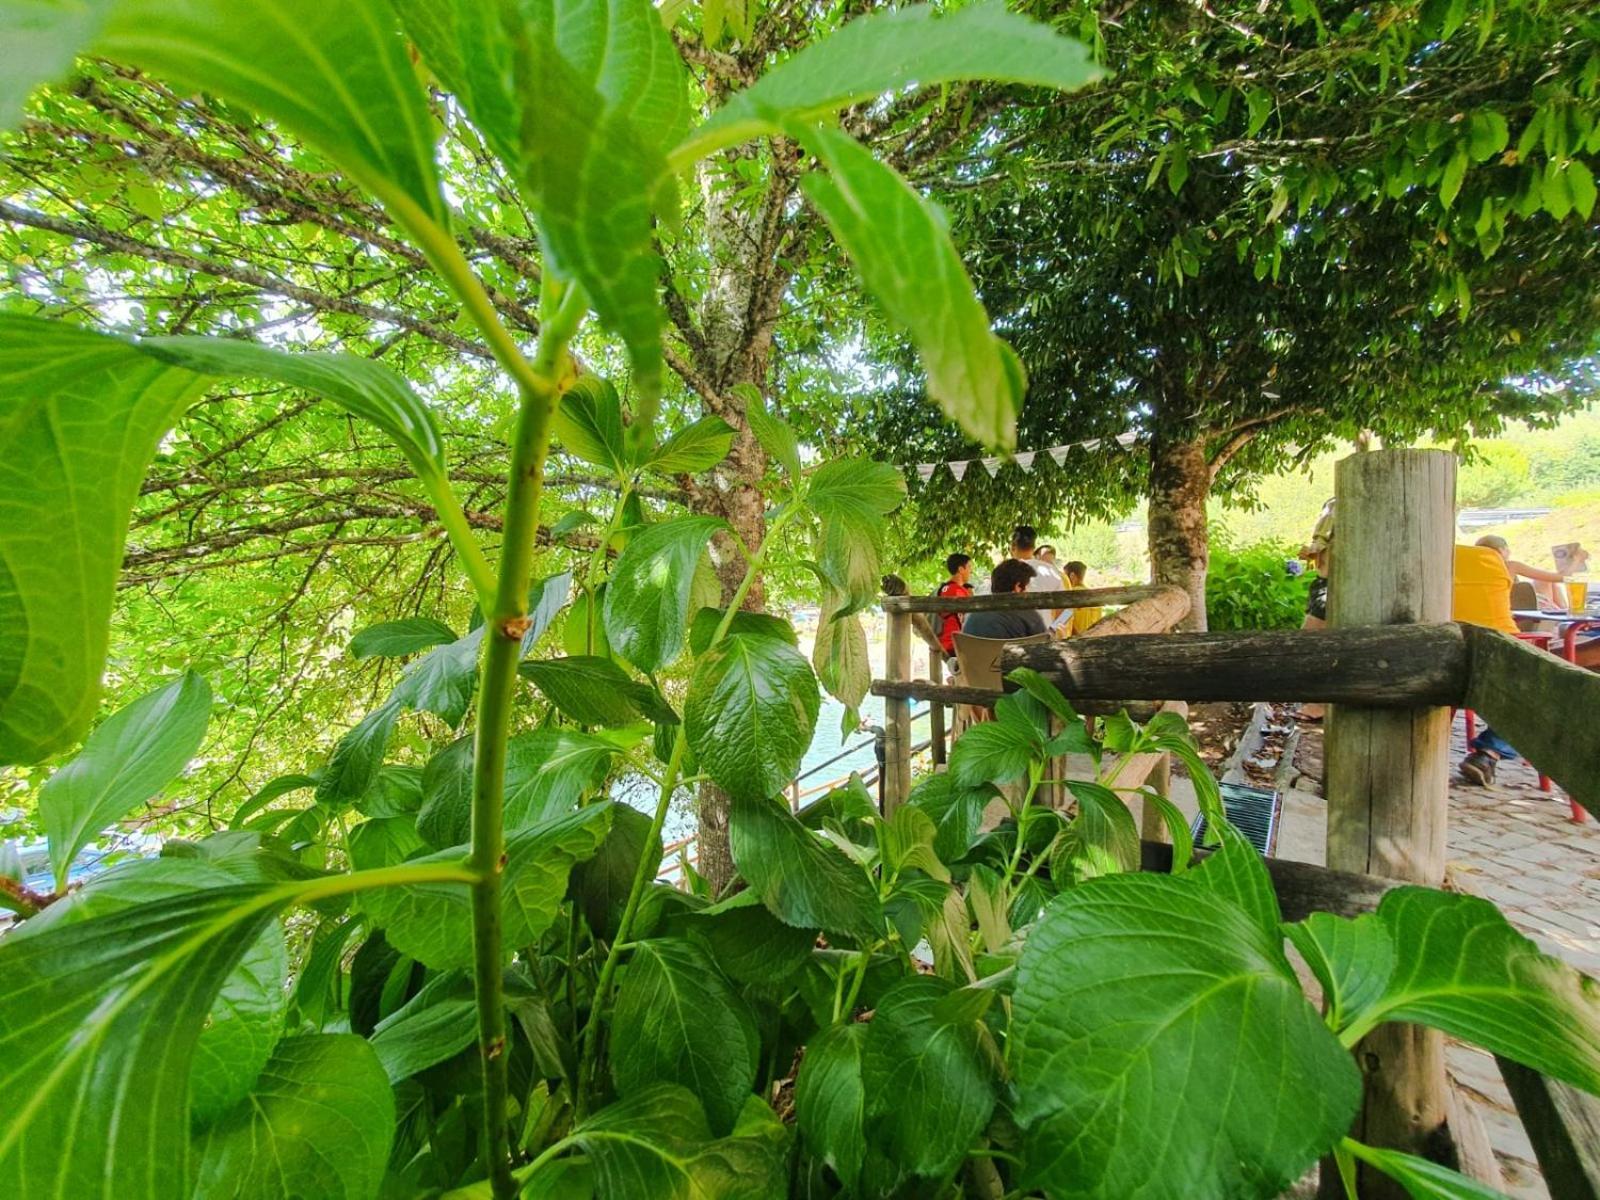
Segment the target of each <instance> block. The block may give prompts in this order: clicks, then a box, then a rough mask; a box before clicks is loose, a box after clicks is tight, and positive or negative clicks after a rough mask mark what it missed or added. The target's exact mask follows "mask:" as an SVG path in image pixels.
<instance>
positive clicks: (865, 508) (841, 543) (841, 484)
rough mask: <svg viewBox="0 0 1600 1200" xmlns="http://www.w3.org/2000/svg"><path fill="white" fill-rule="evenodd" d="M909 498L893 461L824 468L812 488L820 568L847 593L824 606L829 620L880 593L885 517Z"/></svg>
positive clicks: (862, 605) (855, 462)
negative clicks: (816, 519)
mask: <svg viewBox="0 0 1600 1200" xmlns="http://www.w3.org/2000/svg"><path fill="white" fill-rule="evenodd" d="M904 497H905V480H904V479H902V478H901V476H900V472H899V471H898V470H896V469H895V468H894V467H892V466H890V465H889V464H888V463H875V462H868V461H866V460H865V459H850V458H845V459H836V460H834V461H833V462H829V463H825V464H823V466H821V467H819V468H818V469H817V471H816V473H815V474H814V475H813V476H812V477H811V481H810V486H809V487H808V488H807V489H806V504H807V505H808V506H809V507H810V508H811V510H812V511H813V512H814V513H816V514H817V517H818V518H819V520H820V526H819V529H818V535H817V566H818V567H819V568H820V570H821V572H822V576H823V578H824V579H825V580H826V581H827V582H828V584H829V585H831V589H832V590H834V591H837V592H839V593H842V594H843V597H844V600H843V602H839V601H836V600H834V599H832V598H829V599H827V600H826V602H825V603H824V606H823V610H822V615H823V619H824V620H827V619H830V618H831V617H833V616H836V615H840V614H844V613H852V612H856V611H859V610H860V609H862V608H865V607H866V606H867V605H868V604H870V603H871V602H872V601H873V599H874V598H876V596H877V594H878V587H879V582H880V576H879V571H878V562H879V559H880V557H881V554H882V548H883V530H884V525H885V522H884V517H885V516H887V515H888V514H889V513H890V512H892V511H893V510H894V509H895V508H896V507H897V506H898V505H899V503H900V501H901V500H902V499H903V498H904Z"/></svg>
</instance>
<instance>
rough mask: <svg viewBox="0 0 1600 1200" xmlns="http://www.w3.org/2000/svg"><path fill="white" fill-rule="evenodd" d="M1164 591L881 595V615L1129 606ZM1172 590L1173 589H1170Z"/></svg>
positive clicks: (1146, 587)
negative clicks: (1113, 605)
mask: <svg viewBox="0 0 1600 1200" xmlns="http://www.w3.org/2000/svg"><path fill="white" fill-rule="evenodd" d="M1162 590H1164V589H1162V588H1157V587H1152V586H1151V585H1149V584H1141V585H1140V586H1138V587H1114V588H1073V589H1072V590H1070V591H1064V592H1009V593H1007V594H1005V595H1001V596H996V595H994V594H993V593H990V594H989V595H986V596H884V597H882V599H881V600H880V601H879V603H881V604H882V605H883V611H884V612H891V613H896V612H903V613H947V612H1019V611H1021V610H1023V609H1029V608H1100V607H1102V606H1104V605H1107V604H1132V603H1133V602H1134V601H1135V600H1143V599H1146V598H1147V597H1149V596H1153V595H1155V593H1156V592H1158V591H1162ZM1174 590H1176V589H1174Z"/></svg>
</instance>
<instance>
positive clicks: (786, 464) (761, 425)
mask: <svg viewBox="0 0 1600 1200" xmlns="http://www.w3.org/2000/svg"><path fill="white" fill-rule="evenodd" d="M740 387H743V388H744V391H743V393H742V398H743V399H744V402H745V404H744V419H745V420H746V421H748V422H749V424H750V432H751V433H753V434H755V438H756V441H757V442H758V443H759V444H760V446H761V448H762V449H763V450H765V451H766V452H767V457H768V458H770V459H772V460H773V461H774V462H776V463H777V464H778V465H779V466H780V467H782V468H783V469H784V471H785V473H787V474H788V476H789V480H790V482H791V483H798V482H799V480H800V439H799V438H798V437H797V436H796V435H795V432H794V429H793V428H792V427H791V426H790V425H789V423H788V422H787V421H785V420H783V419H782V418H780V417H777V416H775V415H773V414H772V413H769V412H768V411H767V407H766V405H765V404H764V403H763V402H762V399H761V393H760V392H759V391H757V390H756V389H755V388H754V387H752V386H750V385H748V384H742V385H740ZM735 390H738V389H735Z"/></svg>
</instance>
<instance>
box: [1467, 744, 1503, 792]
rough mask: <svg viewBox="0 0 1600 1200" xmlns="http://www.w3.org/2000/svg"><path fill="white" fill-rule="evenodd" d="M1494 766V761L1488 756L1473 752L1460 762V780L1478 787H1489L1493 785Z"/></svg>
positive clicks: (1481, 752) (1478, 751) (1479, 751)
mask: <svg viewBox="0 0 1600 1200" xmlns="http://www.w3.org/2000/svg"><path fill="white" fill-rule="evenodd" d="M1494 764H1495V760H1494V759H1493V758H1492V757H1490V756H1489V755H1488V754H1486V753H1484V752H1483V751H1482V750H1474V751H1473V752H1472V753H1471V754H1469V755H1467V756H1466V758H1464V759H1462V760H1461V778H1463V779H1465V780H1466V781H1467V782H1468V783H1475V784H1477V785H1478V786H1479V787H1489V786H1491V785H1492V784H1493V783H1494Z"/></svg>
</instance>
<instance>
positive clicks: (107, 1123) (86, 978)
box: [0, 864, 279, 1200]
mask: <svg viewBox="0 0 1600 1200" xmlns="http://www.w3.org/2000/svg"><path fill="white" fill-rule="evenodd" d="M184 865H185V866H190V867H192V866H193V864H184ZM277 907H279V901H278V900H277V897H276V895H275V894H274V892H273V890H272V888H271V887H270V886H269V885H249V884H247V885H234V886H229V887H215V888H206V889H205V890H203V891H195V892H188V893H185V894H182V895H177V896H172V897H170V898H169V899H163V900H156V901H154V902H152V903H146V904H138V905H136V906H135V907H132V908H125V909H122V910H121V911H116V912H111V913H109V914H107V915H104V916H100V917H96V918H94V919H90V920H84V921H74V922H67V923H63V924H60V925H56V926H53V927H50V928H47V929H45V930H44V931H43V932H42V933H39V934H36V935H34V936H31V937H17V936H16V935H15V934H12V935H10V936H8V937H6V938H5V939H3V940H0V978H4V979H5V987H4V988H3V989H0V1093H3V1094H4V1095H6V1096H8V1097H12V1098H14V1099H13V1101H12V1102H10V1103H9V1105H8V1109H7V1113H6V1121H5V1123H4V1125H3V1126H0V1186H3V1187H4V1188H5V1189H6V1190H7V1191H9V1192H10V1193H11V1194H12V1195H16V1196H29V1197H35V1196H37V1197H41V1198H44V1200H69V1198H72V1200H76V1198H77V1197H81V1196H113V1195H114V1196H117V1197H118V1198H119V1200H121V1198H123V1197H136V1198H138V1200H168V1198H171V1200H180V1198H182V1200H186V1198H187V1197H188V1195H189V1193H190V1186H189V1179H190V1173H189V1172H190V1168H189V1102H188V1092H189V1075H190V1068H191V1066H192V1065H193V1063H194V1061H195V1045H196V1043H197V1041H198V1040H199V1038H200V1035H201V1031H202V1028H203V1027H204V1025H205V1022H206V1020H207V1017H208V1014H209V1013H210V1011H211V1007H212V1004H213V1001H214V1000H215V998H216V996H217V993H218V992H219V990H220V989H221V988H222V985H223V982H224V981H225V980H226V979H227V978H228V977H229V975H230V974H232V972H233V971H234V969H235V968H236V967H237V965H238V964H239V961H240V960H241V958H243V956H244V954H245V952H246V951H247V950H248V949H249V948H250V947H251V946H252V945H253V944H254V943H255V941H256V939H257V938H259V937H260V936H261V934H262V931H263V930H265V929H266V928H267V926H268V924H269V923H270V922H271V920H272V917H273V913H274V911H275V909H276V908H277ZM24 928H26V926H24ZM71 1145H77V1146H83V1147H92V1148H93V1152H92V1153H89V1152H85V1153H82V1154H65V1155H64V1154H62V1152H61V1148H62V1147H63V1146H71Z"/></svg>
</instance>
